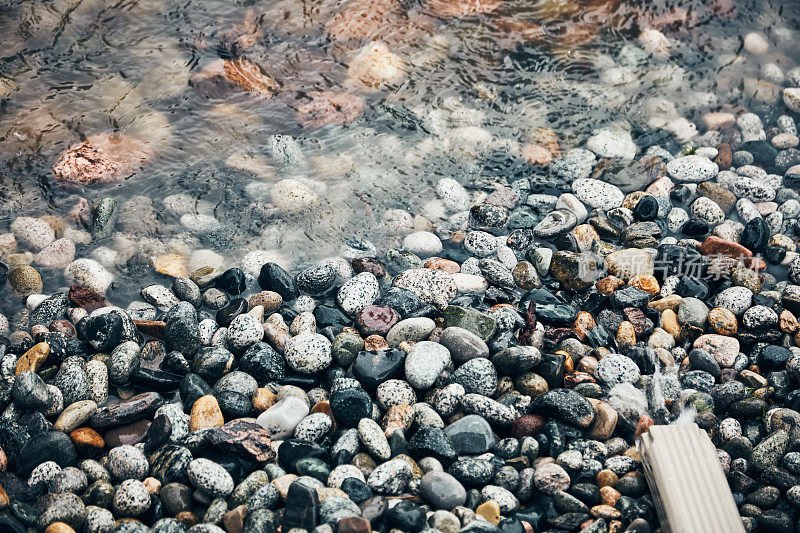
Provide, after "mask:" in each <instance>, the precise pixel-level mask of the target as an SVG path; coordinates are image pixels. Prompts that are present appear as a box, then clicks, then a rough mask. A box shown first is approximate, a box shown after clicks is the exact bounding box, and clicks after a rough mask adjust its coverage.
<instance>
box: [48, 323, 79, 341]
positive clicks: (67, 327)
mask: <svg viewBox="0 0 800 533" xmlns="http://www.w3.org/2000/svg"><path fill="white" fill-rule="evenodd" d="M48 329H49V330H50V331H52V332H55V333H61V334H62V335H64V337H65V338H66V339H74V338H75V336H76V334H77V332H76V331H75V326H73V325H72V322H70V321H69V320H54V321H53V322H51V323H50V327H49V328H48Z"/></svg>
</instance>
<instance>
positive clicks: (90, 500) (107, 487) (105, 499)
mask: <svg viewBox="0 0 800 533" xmlns="http://www.w3.org/2000/svg"><path fill="white" fill-rule="evenodd" d="M81 500H83V503H84V505H96V506H97V507H102V508H103V509H110V508H111V504H112V502H113V501H114V485H112V484H111V483H109V482H108V481H102V480H98V481H95V482H94V483H92V484H91V485H89V488H87V489H86V492H85V493H84V494H83V496H82V497H81Z"/></svg>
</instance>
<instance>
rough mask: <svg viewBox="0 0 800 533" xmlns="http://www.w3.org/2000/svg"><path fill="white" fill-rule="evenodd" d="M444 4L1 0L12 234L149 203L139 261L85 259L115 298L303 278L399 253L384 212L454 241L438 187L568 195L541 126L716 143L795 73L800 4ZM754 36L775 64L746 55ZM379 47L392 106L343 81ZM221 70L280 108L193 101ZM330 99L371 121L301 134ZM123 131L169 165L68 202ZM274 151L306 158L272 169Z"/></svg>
mask: <svg viewBox="0 0 800 533" xmlns="http://www.w3.org/2000/svg"><path fill="white" fill-rule="evenodd" d="M434 1H435V2H438V3H437V4H430V3H422V2H417V1H413V0H409V1H403V2H400V1H397V2H392V1H390V0H373V1H371V2H365V1H364V0H356V1H355V2H354V1H350V2H336V1H329V0H304V1H301V0H277V1H258V0H256V1H233V0H189V1H171V0H120V1H111V0H107V1H106V0H70V1H65V0H47V1H45V0H18V1H9V0H3V1H2V2H0V43H1V45H0V232H4V231H7V226H8V224H10V222H11V221H13V219H14V218H16V217H17V216H20V215H30V216H41V215H44V214H52V215H58V216H62V217H66V216H67V214H68V213H69V211H70V209H71V208H72V206H73V205H75V203H76V202H77V201H78V199H79V198H81V197H82V198H86V199H87V200H89V201H90V202H93V201H97V200H98V199H100V198H102V197H112V198H115V199H116V200H118V202H120V204H122V203H123V202H125V201H126V200H127V199H129V198H131V197H134V196H145V197H148V198H150V199H152V200H153V202H154V206H155V210H156V212H157V213H158V223H157V225H155V226H148V227H147V228H145V229H143V230H140V231H138V233H137V230H136V229H131V228H132V227H133V226H135V224H127V225H126V227H127V228H128V230H129V231H128V233H129V235H131V236H132V239H130V240H129V241H127V248H126V249H125V250H121V248H122V246H121V245H120V241H119V239H118V238H115V237H113V236H112V237H111V238H108V239H105V240H99V241H93V242H92V243H91V244H88V245H80V246H79V248H78V255H79V256H92V254H93V252H94V253H95V256H96V257H99V255H98V253H96V252H95V250H97V249H98V247H100V248H101V250H103V251H104V252H105V251H106V250H107V249H111V250H117V251H119V252H120V253H119V256H118V257H117V259H116V263H117V264H116V265H115V266H114V269H115V271H116V273H117V274H118V279H119V280H120V283H121V286H120V287H119V288H118V289H116V290H117V291H118V293H117V294H118V295H119V296H120V297H122V296H123V295H126V294H132V293H133V292H134V291H135V290H136V289H138V288H139V287H141V286H142V284H143V283H146V282H148V281H149V280H152V279H156V277H155V276H154V274H153V272H152V267H151V266H150V265H148V264H147V258H148V257H152V256H153V255H155V254H158V253H166V252H174V251H178V252H180V253H186V254H190V253H191V252H192V251H193V250H197V249H202V248H210V249H212V250H216V251H217V252H219V253H222V254H223V255H224V256H225V257H226V258H229V259H230V260H231V262H232V263H233V262H235V260H236V259H237V258H239V257H241V256H243V255H244V254H245V253H247V252H249V251H252V250H267V251H275V252H276V255H279V256H280V257H282V261H283V262H284V263H285V264H287V266H289V265H294V266H300V265H303V264H305V263H308V262H311V261H314V260H318V259H321V258H325V257H329V256H332V255H336V254H338V253H339V252H340V250H341V249H342V246H343V242H344V240H345V239H347V238H350V237H360V238H366V239H368V240H370V241H371V242H373V243H374V244H376V245H377V246H379V247H389V246H392V245H396V244H397V241H396V239H397V237H396V236H391V235H389V234H388V232H387V231H386V229H385V226H384V224H382V223H381V217H382V214H383V213H384V212H385V210H386V209H390V208H399V209H405V210H407V211H409V212H410V213H413V214H419V215H422V216H424V217H427V219H428V220H431V221H433V222H435V223H438V224H441V225H446V220H447V219H446V216H447V215H448V214H446V213H444V212H442V210H441V208H440V207H439V205H437V201H436V193H435V186H436V183H437V182H438V180H439V179H441V178H442V177H453V178H455V179H457V180H458V181H460V182H461V183H463V184H464V185H465V186H467V187H468V188H469V189H470V190H473V191H480V190H485V191H487V192H488V191H491V190H492V186H493V185H494V184H508V183H511V182H512V181H514V180H517V179H520V178H536V179H535V180H534V185H535V186H536V184H537V183H540V184H541V187H542V189H541V191H539V192H542V191H545V190H551V191H557V190H558V189H559V188H562V189H563V188H564V187H568V184H565V183H564V182H558V181H552V180H551V181H548V179H547V172H546V171H543V170H541V169H539V168H536V167H535V166H533V165H530V164H528V163H527V162H526V161H525V160H524V159H523V158H521V157H520V153H521V147H522V146H523V145H524V144H525V143H526V142H528V141H529V140H530V139H531V136H532V132H534V131H535V130H536V128H540V127H546V128H550V129H552V130H553V131H555V132H556V133H557V135H558V138H559V142H560V144H561V149H562V152H563V151H564V150H567V149H569V148H571V147H575V146H581V145H582V143H583V142H584V141H585V139H586V138H587V136H588V135H589V134H590V133H591V131H592V130H593V129H596V128H598V127H600V126H603V125H605V124H611V123H617V122H619V121H627V122H628V123H629V124H630V125H631V126H632V128H633V130H634V132H635V136H636V135H638V134H640V133H641V132H643V131H645V130H646V129H647V128H648V127H650V126H653V125H657V124H659V121H660V120H662V119H663V116H665V115H666V116H668V117H672V118H678V117H684V118H686V119H688V120H689V121H692V122H694V123H696V124H698V125H700V124H701V120H700V119H701V116H702V115H703V113H705V112H707V111H714V110H720V109H723V110H733V111H738V110H741V109H743V108H748V109H758V110H761V111H763V110H765V109H767V110H768V109H769V108H770V106H771V105H772V104H771V102H772V101H773V100H771V98H772V96H771V95H767V96H761V95H759V94H756V93H757V91H756V90H754V87H768V88H769V87H770V85H769V84H770V83H773V82H778V80H768V79H765V78H767V77H769V76H770V73H772V72H774V69H773V68H772V67H771V66H770V64H774V65H777V66H778V67H780V69H781V70H782V71H783V72H787V71H788V70H789V69H791V68H792V67H794V66H796V59H797V55H796V50H797V43H798V42H799V41H798V36H797V32H796V29H797V28H798V27H799V26H798V17H799V16H800V14H799V12H798V10H797V9H796V4H795V2H794V1H793V0H758V1H755V0H751V1H738V2H734V1H733V0H731V1H719V2H710V1H709V0H686V1H680V2H669V1H667V0H655V1H638V2H634V1H628V2H624V1H620V2H616V1H612V2H607V1H597V0H589V1H558V0H541V1H537V0H526V1H509V0H503V1H498V2H496V5H489V6H488V7H487V6H486V4H487V3H486V2H483V4H481V5H482V6H483V9H482V10H484V11H491V12H489V13H478V14H471V15H469V14H468V15H466V16H450V15H452V14H453V11H456V12H457V11H458V10H459V3H458V2H455V1H454V2H448V1H445V0H442V1H439V0H434ZM476 5H478V4H476ZM492 8H495V9H492ZM353 13H356V14H357V13H368V14H369V16H368V17H367V19H368V20H366V21H363V20H361V21H357V20H355V19H356V18H357V15H352V14H353ZM337 17H338V18H337ZM648 26H651V27H656V28H658V29H659V30H660V31H662V32H663V33H664V34H665V35H666V36H667V37H668V38H669V39H670V40H671V47H670V50H669V52H668V57H661V58H659V57H650V56H648V54H647V53H645V52H644V51H643V50H642V48H641V47H640V45H639V43H638V40H637V37H638V36H639V34H640V32H641V30H642V28H644V27H648ZM353 28H356V29H357V30H358V31H354V30H352V29H353ZM754 31H756V32H760V33H762V34H763V35H764V36H765V37H766V38H767V40H768V41H769V43H770V51H769V53H767V54H765V55H762V56H758V57H755V56H752V55H748V54H747V53H745V52H744V51H743V50H742V41H743V38H744V36H745V35H746V34H748V33H750V32H754ZM353 33H356V34H358V35H356V36H355V38H349V37H350V36H352V34H353ZM372 41H382V42H385V43H386V45H387V47H388V49H389V50H390V51H391V52H392V53H394V54H396V55H397V56H398V57H399V58H401V59H402V61H403V64H404V70H405V75H404V76H403V78H402V80H401V81H399V82H398V83H394V84H392V85H390V86H387V87H384V88H382V89H380V90H377V91H368V92H365V91H359V90H358V89H352V88H348V87H347V86H346V79H347V76H348V64H349V62H350V61H351V60H352V58H353V57H354V56H355V55H356V54H357V53H358V51H359V49H361V47H363V46H365V45H367V44H369V43H370V42H372ZM220 58H224V59H233V58H244V59H247V60H248V61H250V62H251V63H253V64H255V65H257V66H258V67H260V69H261V70H262V71H263V73H264V74H265V75H266V76H269V77H270V78H271V79H273V80H275V81H276V82H277V84H278V89H277V90H276V92H275V94H274V96H272V97H271V98H257V97H253V96H251V95H248V94H243V93H241V92H238V93H237V92H235V91H223V90H220V91H216V90H215V88H214V87H207V86H205V85H204V84H202V83H200V84H198V83H192V79H193V78H195V77H196V76H197V75H198V73H200V72H201V71H202V69H203V68H204V67H206V66H207V65H208V64H210V63H211V62H212V61H214V60H218V59H220ZM761 82H766V84H765V85H763V86H762V85H759V83H761ZM777 86H780V83H779V82H778V83H777ZM318 90H334V91H349V92H352V93H354V94H360V95H361V96H363V97H364V98H365V102H366V105H365V108H364V112H363V113H362V114H361V116H360V117H359V118H358V119H357V120H355V121H353V122H351V123H348V124H345V125H334V126H327V127H324V128H319V129H313V128H307V127H303V126H302V125H301V124H299V123H298V121H297V118H296V110H297V108H298V106H300V105H302V104H303V103H305V102H307V101H308V94H309V93H311V92H312V91H318ZM763 92H764V91H763V90H762V95H763ZM767 92H768V91H767ZM754 96H755V98H754ZM774 101H777V99H774ZM673 106H674V110H673V109H672V107H673ZM108 131H121V132H124V133H126V134H130V135H133V136H136V137H138V138H140V139H142V140H145V141H146V142H148V143H150V145H151V146H152V147H153V148H154V149H155V152H156V157H155V159H154V160H153V161H151V162H150V163H148V164H146V165H145V166H144V167H142V169H141V170H140V171H138V172H136V173H135V174H133V175H132V176H131V177H129V178H127V179H125V180H124V181H122V182H119V183H115V184H112V185H106V186H94V187H86V188H79V187H77V188H76V187H65V186H63V185H61V184H59V183H58V182H57V181H56V180H55V178H54V176H53V174H52V171H51V168H52V165H53V163H54V162H55V161H56V159H57V158H58V156H59V154H60V153H61V152H63V151H64V150H66V149H67V148H69V147H70V146H72V145H74V144H76V143H78V142H80V141H81V140H83V139H85V138H87V137H89V136H91V135H94V134H96V133H99V132H108ZM702 132H703V129H702V127H701V128H700V133H702ZM275 135H289V136H291V137H292V138H293V139H294V140H292V141H290V143H289V144H290V147H291V145H292V144H293V143H294V141H296V146H294V148H295V149H296V148H299V150H294V151H290V152H288V153H287V152H286V151H285V150H284V151H282V150H280V149H276V146H277V145H278V144H280V143H277V142H276V138H275V137H274V136H275ZM278 139H281V138H278ZM282 139H284V141H285V138H282ZM678 141H679V142H684V141H683V140H681V139H679V140H678ZM670 142H673V141H670ZM675 143H676V144H675V145H676V146H679V145H678V144H677V141H676V142H675ZM285 178H296V179H299V180H300V181H302V182H304V183H306V184H307V185H308V186H309V187H310V188H311V189H312V190H313V191H315V193H316V194H318V195H319V199H320V205H319V207H318V208H316V209H313V210H311V211H309V212H307V213H305V214H300V215H286V214H282V213H281V212H277V211H276V210H275V209H274V208H273V207H272V206H271V205H270V195H269V191H270V188H271V186H272V185H273V184H274V183H276V182H278V181H280V180H281V179H285ZM534 188H535V187H534ZM535 192H536V191H535ZM178 193H184V194H187V195H189V196H190V197H191V198H192V199H194V200H195V204H194V205H195V206H196V210H197V212H200V213H203V214H212V215H213V216H215V217H216V218H217V220H218V221H219V222H220V223H221V225H222V229H221V230H217V231H214V232H211V233H203V232H200V233H199V234H198V233H192V232H190V231H188V230H187V229H186V228H184V227H183V226H181V224H180V223H179V220H178V217H177V216H174V215H172V214H171V213H170V212H169V211H168V210H166V209H165V208H164V206H163V205H162V200H163V199H164V198H166V197H169V196H170V195H175V194H178ZM118 226H119V223H118ZM118 229H119V228H118ZM123 229H124V228H123ZM131 242H132V243H133V244H131ZM131 247H133V250H132V249H131ZM46 275H48V276H51V277H56V278H57V277H58V275H59V274H58V273H57V272H52V273H47V272H46ZM55 286H56V287H57V286H58V283H57V282H56V283H55ZM49 288H50V290H53V289H54V288H55V287H52V286H50V287H49ZM119 303H122V302H119Z"/></svg>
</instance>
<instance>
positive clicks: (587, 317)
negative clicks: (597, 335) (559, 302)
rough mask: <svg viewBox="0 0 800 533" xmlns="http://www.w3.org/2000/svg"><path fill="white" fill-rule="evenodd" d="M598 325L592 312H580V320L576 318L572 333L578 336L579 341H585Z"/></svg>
mask: <svg viewBox="0 0 800 533" xmlns="http://www.w3.org/2000/svg"><path fill="white" fill-rule="evenodd" d="M596 325H597V322H595V320H594V317H593V316H592V314H591V313H590V312H588V311H579V312H578V318H576V319H575V322H573V323H572V331H573V332H574V333H575V335H577V336H578V338H579V339H581V340H583V339H585V338H586V335H588V334H589V332H590V331H592V330H593V329H594V327H595V326H596Z"/></svg>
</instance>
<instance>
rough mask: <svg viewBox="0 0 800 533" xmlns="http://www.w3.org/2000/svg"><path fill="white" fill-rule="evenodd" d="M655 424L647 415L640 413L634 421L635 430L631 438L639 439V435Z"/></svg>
mask: <svg viewBox="0 0 800 533" xmlns="http://www.w3.org/2000/svg"><path fill="white" fill-rule="evenodd" d="M653 424H655V422H653V419H652V418H650V417H649V416H647V415H642V416H640V417H639V421H638V422H637V423H636V431H634V433H633V440H634V441H637V440H639V437H641V436H642V435H644V434H645V433H646V432H647V431H649V430H650V427H651V426H652V425H653Z"/></svg>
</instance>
